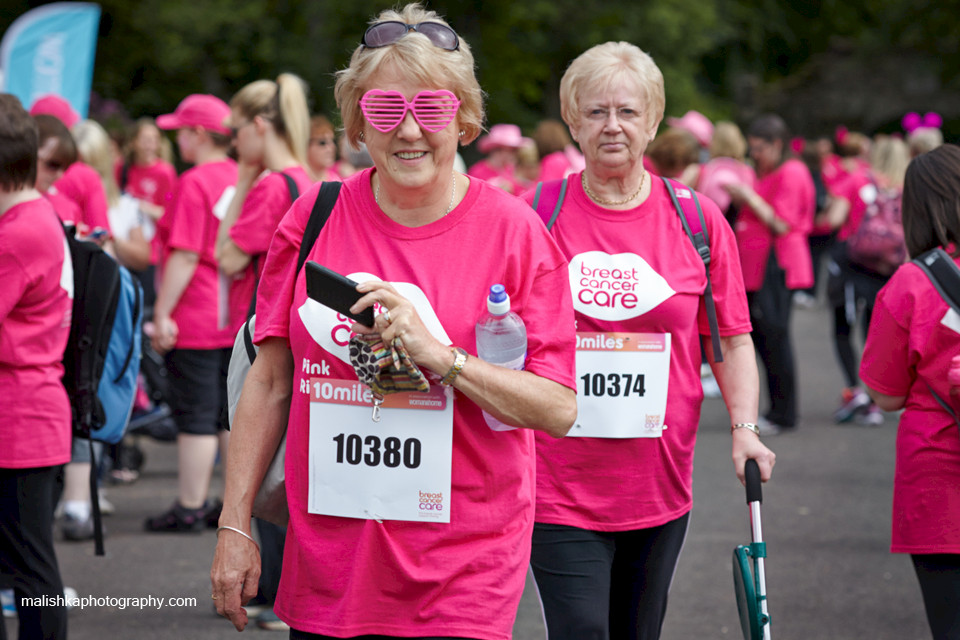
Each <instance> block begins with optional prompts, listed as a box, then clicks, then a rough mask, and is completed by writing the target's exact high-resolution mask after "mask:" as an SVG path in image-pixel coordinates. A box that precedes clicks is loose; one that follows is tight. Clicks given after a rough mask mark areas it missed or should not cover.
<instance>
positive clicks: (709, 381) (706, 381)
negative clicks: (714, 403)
mask: <svg viewBox="0 0 960 640" xmlns="http://www.w3.org/2000/svg"><path fill="white" fill-rule="evenodd" d="M700 385H701V386H702V387H703V397H704V398H719V397H720V396H721V395H722V394H721V393H720V385H719V384H717V379H716V378H714V377H713V376H712V375H709V376H705V377H703V378H700Z"/></svg>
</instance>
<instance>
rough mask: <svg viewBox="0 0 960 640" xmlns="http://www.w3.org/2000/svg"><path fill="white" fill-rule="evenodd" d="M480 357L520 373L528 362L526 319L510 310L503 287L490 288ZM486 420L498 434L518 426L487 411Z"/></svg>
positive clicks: (479, 341) (479, 330)
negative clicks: (504, 421)
mask: <svg viewBox="0 0 960 640" xmlns="http://www.w3.org/2000/svg"><path fill="white" fill-rule="evenodd" d="M477 355H478V356H480V359H481V360H485V361H487V362H489V363H490V364H496V365H500V366H501V367H506V368H507V369H515V370H517V371H519V370H521V369H523V365H524V362H525V361H526V359H527V328H526V327H525V326H524V324H523V319H522V318H521V317H520V316H518V315H517V314H515V313H513V312H512V311H510V296H508V295H507V292H506V290H505V289H504V287H503V285H502V284H495V285H493V286H492V287H490V295H489V296H488V297H487V313H485V314H483V316H481V317H480V320H478V321H477ZM483 417H484V419H486V421H487V425H489V427H490V428H491V429H493V430H494V431H510V430H511V429H515V428H516V427H511V426H508V425H505V424H503V423H502V422H500V421H499V420H497V419H496V418H494V417H493V416H491V415H490V414H488V413H487V412H486V411H484V412H483Z"/></svg>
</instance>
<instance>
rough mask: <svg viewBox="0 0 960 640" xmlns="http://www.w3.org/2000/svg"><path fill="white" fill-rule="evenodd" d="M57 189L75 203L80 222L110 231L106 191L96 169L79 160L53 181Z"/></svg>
mask: <svg viewBox="0 0 960 640" xmlns="http://www.w3.org/2000/svg"><path fill="white" fill-rule="evenodd" d="M53 185H54V186H55V187H56V188H57V191H59V192H60V193H62V194H63V195H64V196H66V197H68V198H70V199H71V200H73V201H74V202H76V203H77V205H79V207H80V211H81V212H82V217H81V219H80V222H82V223H83V224H85V225H87V226H88V227H90V229H91V230H92V229H96V228H97V227H100V228H101V229H106V230H107V231H110V222H109V220H108V219H107V192H106V191H105V190H104V188H103V181H102V180H101V179H100V174H99V173H97V172H96V170H95V169H94V168H93V167H91V166H89V165H87V164H84V163H83V162H80V161H79V160H78V161H77V162H74V163H73V164H71V165H70V166H69V167H67V170H66V171H64V172H63V175H62V176H60V179H59V180H57V181H56V182H54V183H53Z"/></svg>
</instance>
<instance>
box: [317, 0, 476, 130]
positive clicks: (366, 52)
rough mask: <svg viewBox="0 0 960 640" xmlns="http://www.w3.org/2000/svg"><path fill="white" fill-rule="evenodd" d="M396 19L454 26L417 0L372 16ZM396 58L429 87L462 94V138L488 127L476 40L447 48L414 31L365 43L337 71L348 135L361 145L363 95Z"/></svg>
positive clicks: (459, 119)
mask: <svg viewBox="0 0 960 640" xmlns="http://www.w3.org/2000/svg"><path fill="white" fill-rule="evenodd" d="M390 20H396V21H398V22H403V23H405V24H418V23H420V22H437V23H439V24H442V25H445V26H448V27H449V26H450V25H449V24H447V23H446V22H445V21H444V20H443V19H442V18H441V17H440V16H439V15H437V13H436V12H435V11H428V10H426V9H424V8H423V7H422V6H420V5H419V4H417V3H412V4H408V5H407V6H405V7H404V8H403V9H402V10H401V11H399V12H397V11H395V10H388V11H384V12H383V13H381V14H380V15H378V16H377V17H376V18H374V19H373V20H371V21H370V24H371V25H374V24H377V23H379V22H386V21H390ZM390 63H393V64H394V65H396V68H397V69H398V70H401V71H402V73H404V74H406V75H407V77H410V78H412V79H413V80H414V81H415V82H418V83H420V84H422V85H424V86H427V87H436V88H440V89H447V90H449V91H452V92H453V94H454V95H456V96H457V98H458V99H459V100H460V109H459V110H458V111H457V119H456V122H457V123H458V124H459V126H460V130H461V131H463V135H462V136H460V144H462V145H467V144H470V143H471V142H473V141H474V140H475V139H476V138H477V136H479V135H480V131H481V129H482V127H483V116H484V114H483V91H482V90H481V89H480V84H479V83H478V82H477V77H476V74H475V73H474V62H473V54H472V53H470V46H469V45H468V44H467V43H466V42H464V40H463V39H462V38H461V39H460V48H459V49H458V50H456V51H447V50H445V49H441V48H440V47H437V46H436V45H434V44H433V43H432V42H430V40H429V39H428V38H427V37H426V36H424V35H423V34H420V33H417V32H416V31H411V32H409V33H407V35H405V36H403V37H402V38H400V39H399V40H397V41H396V42H395V43H393V44H391V45H387V46H385V47H376V48H372V49H371V48H367V47H364V46H363V45H362V44H361V45H360V46H359V47H357V48H356V49H355V50H354V52H353V56H351V58H350V65H349V66H348V67H347V68H346V69H341V70H340V71H338V72H337V83H336V86H335V87H334V90H333V91H334V96H335V97H336V100H337V107H339V109H340V117H341V118H342V119H343V129H344V132H345V133H346V136H347V140H349V141H350V143H351V144H353V145H354V146H357V145H358V143H359V142H360V133H361V131H363V121H364V120H363V112H361V110H360V98H361V97H362V96H363V94H364V93H365V92H366V91H367V90H369V89H372V88H373V87H370V86H369V83H370V79H371V78H372V77H373V76H374V75H376V74H377V72H378V71H380V69H382V68H383V67H384V66H385V65H387V64H390Z"/></svg>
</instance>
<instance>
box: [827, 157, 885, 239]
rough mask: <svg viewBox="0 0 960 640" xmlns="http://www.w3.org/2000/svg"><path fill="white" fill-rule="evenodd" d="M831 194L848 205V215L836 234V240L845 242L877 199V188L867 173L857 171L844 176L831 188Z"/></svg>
mask: <svg viewBox="0 0 960 640" xmlns="http://www.w3.org/2000/svg"><path fill="white" fill-rule="evenodd" d="M833 193H834V194H835V195H837V196H839V197H841V198H845V199H846V200H847V202H849V203H850V213H848V214H847V219H846V220H845V221H844V223H843V225H842V226H841V227H840V230H839V231H838V232H837V240H846V239H847V238H849V237H850V236H852V235H853V233H854V232H855V231H856V230H857V227H859V226H860V222H861V221H862V220H863V214H864V213H866V211H867V206H868V205H870V204H872V203H873V201H874V200H876V198H877V187H876V185H875V184H874V182H873V180H872V179H871V178H870V174H869V172H867V171H863V170H857V171H854V172H853V173H848V174H846V177H845V178H843V179H842V180H840V181H839V182H838V183H837V184H836V185H834V187H833Z"/></svg>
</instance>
